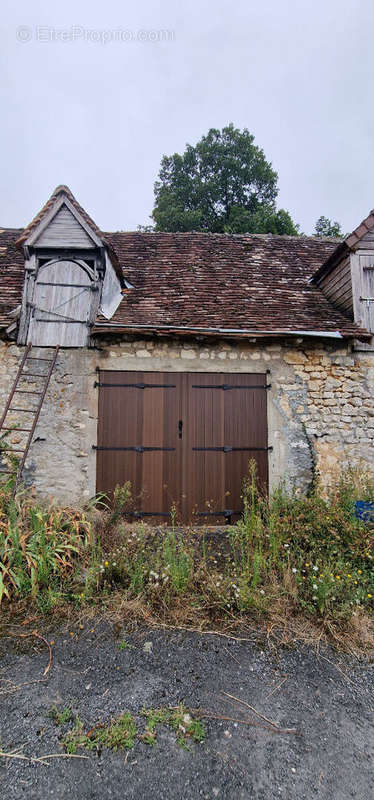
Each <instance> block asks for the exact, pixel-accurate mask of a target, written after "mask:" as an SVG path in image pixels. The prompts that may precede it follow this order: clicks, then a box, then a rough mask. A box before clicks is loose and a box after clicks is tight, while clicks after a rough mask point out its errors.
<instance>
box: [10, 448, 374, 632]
mask: <svg viewBox="0 0 374 800" xmlns="http://www.w3.org/2000/svg"><path fill="white" fill-rule="evenodd" d="M242 496H243V509H244V510H243V515H242V518H241V520H240V521H239V522H238V523H237V524H236V525H234V526H231V527H227V529H225V532H226V530H227V535H223V534H221V537H219V536H218V535H217V536H216V538H215V544H214V546H212V544H211V542H209V541H208V535H207V536H206V537H205V536H204V533H201V532H195V531H193V530H192V529H184V530H182V531H181V530H179V529H177V528H176V527H175V514H174V515H173V513H171V519H172V525H171V527H169V528H164V529H160V528H158V529H156V528H152V527H150V526H147V525H144V524H136V525H130V524H128V523H125V522H124V514H123V512H124V510H126V507H127V505H128V503H129V502H131V487H129V485H128V484H126V485H125V486H124V487H119V488H118V490H116V496H115V499H114V506H113V505H112V507H111V508H109V505H108V506H107V507H105V506H103V498H101V499H100V503H101V506H102V508H103V510H102V511H101V512H100V513H99V512H98V510H97V509H95V511H94V512H93V511H92V509H91V511H85V512H83V511H77V510H74V509H59V508H45V507H42V506H40V505H38V504H37V503H36V502H35V501H34V500H32V499H30V498H27V497H26V496H25V495H23V496H22V495H21V496H19V498H18V499H17V500H16V501H14V500H13V499H12V497H11V494H10V491H6V490H0V601H1V600H2V601H3V602H4V603H7V604H9V603H10V602H11V601H12V600H14V599H17V598H23V597H29V598H30V601H31V602H32V603H33V604H35V605H36V606H37V607H38V608H39V609H42V610H45V611H47V610H49V609H51V607H53V606H55V605H58V604H59V603H60V602H62V601H66V600H68V601H73V602H74V603H77V602H86V601H88V602H91V603H100V602H102V601H103V600H104V601H105V602H106V600H107V599H109V598H110V597H112V596H113V593H116V595H118V594H119V595H120V596H121V597H122V598H123V599H125V600H128V601H134V600H136V601H137V603H138V604H140V605H141V606H142V608H143V609H145V610H147V612H149V613H154V614H159V615H160V614H162V617H163V619H165V618H169V619H175V618H176V615H179V617H180V618H181V617H183V618H188V619H189V620H190V621H194V620H196V619H197V618H198V617H200V618H204V619H210V620H214V621H217V620H221V619H224V618H230V619H231V620H232V619H233V618H237V619H240V618H241V617H243V615H252V616H255V617H257V618H258V617H262V618H263V617H264V616H266V615H267V614H270V613H273V612H274V609H277V608H282V609H285V608H286V610H287V613H289V614H293V613H300V612H302V613H304V614H306V615H307V616H309V617H311V618H313V619H323V620H329V619H334V620H337V619H338V620H339V619H344V620H346V619H348V618H350V617H351V616H352V615H353V614H356V613H357V610H360V609H361V610H364V611H366V612H369V613H371V614H373V612H374V600H373V598H374V569H373V559H374V525H367V524H364V522H362V521H361V520H359V519H356V517H355V516H354V513H353V510H354V502H355V500H356V499H365V500H374V482H373V479H372V477H370V475H369V474H368V473H365V472H362V471H358V470H353V469H350V470H348V471H346V472H345V473H344V474H342V475H340V476H338V478H337V481H336V484H335V485H334V487H332V488H331V490H330V491H329V493H328V494H327V495H326V494H324V493H323V492H322V490H321V488H320V487H319V486H318V485H317V486H315V487H314V490H313V492H312V493H311V494H310V495H308V496H306V495H303V494H301V493H298V492H294V493H288V492H286V491H285V489H284V487H282V486H280V487H278V488H277V490H276V491H275V492H274V493H273V494H272V496H271V497H270V498H266V497H263V496H261V495H260V494H259V492H258V490H257V481H256V470H255V465H254V464H253V463H252V464H250V465H249V471H248V476H247V478H246V479H245V481H244V483H243V493H242Z"/></svg>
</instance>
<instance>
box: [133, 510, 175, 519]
mask: <svg viewBox="0 0 374 800" xmlns="http://www.w3.org/2000/svg"><path fill="white" fill-rule="evenodd" d="M129 513H130V514H131V515H132V516H133V517H138V518H139V519H141V518H142V517H170V511H130V512H129Z"/></svg>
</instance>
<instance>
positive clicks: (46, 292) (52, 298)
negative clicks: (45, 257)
mask: <svg viewBox="0 0 374 800" xmlns="http://www.w3.org/2000/svg"><path fill="white" fill-rule="evenodd" d="M95 289H97V285H96V283H95V276H94V273H93V271H92V270H91V269H90V268H89V267H88V265H86V264H84V263H83V262H81V261H72V260H71V261H70V260H66V261H63V260H52V261H49V262H47V263H43V264H42V265H41V266H40V267H39V269H38V271H37V275H36V278H35V285H34V292H33V299H32V303H31V314H30V324H29V332H28V342H32V344H33V345H36V346H38V347H54V346H56V345H60V347H84V346H85V345H87V343H88V337H89V323H90V313H91V306H92V303H91V301H92V291H93V290H95Z"/></svg>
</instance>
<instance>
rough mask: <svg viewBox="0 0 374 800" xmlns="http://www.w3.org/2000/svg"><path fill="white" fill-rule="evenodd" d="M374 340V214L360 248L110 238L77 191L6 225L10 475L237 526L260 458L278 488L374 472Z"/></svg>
mask: <svg viewBox="0 0 374 800" xmlns="http://www.w3.org/2000/svg"><path fill="white" fill-rule="evenodd" d="M373 333H374V212H372V213H371V214H370V215H369V216H368V217H367V219H365V220H364V221H363V222H362V223H361V224H360V225H359V227H358V228H357V229H356V230H355V231H354V232H353V233H352V234H351V235H349V236H347V237H346V238H345V239H344V240H343V241H341V240H336V239H335V240H333V239H324V238H317V237H306V236H299V237H289V236H273V235H249V234H248V235H225V234H210V233H206V234H204V233H141V232H137V233H127V232H122V231H121V232H118V233H107V232H103V231H101V230H100V229H99V228H98V227H97V225H96V224H95V223H94V222H93V220H92V219H91V218H90V217H89V216H88V214H87V213H86V211H85V210H84V209H83V208H82V207H81V206H80V205H79V203H78V202H77V201H76V199H75V197H74V196H73V194H72V193H71V191H70V190H69V189H68V188H67V187H66V186H59V187H58V188H57V189H56V190H55V192H54V193H53V194H52V196H51V197H50V199H49V200H48V202H47V203H46V205H45V206H44V207H43V208H42V210H41V211H40V212H39V213H38V214H37V216H36V217H35V218H34V219H33V221H32V222H31V223H30V224H29V225H28V226H27V227H26V228H24V229H7V230H1V231H0V370H1V388H0V414H2V419H1V429H0V437H1V464H0V473H1V475H2V477H1V480H7V479H8V478H9V477H12V475H10V473H12V474H13V473H16V472H17V471H18V478H19V479H21V480H22V481H23V482H24V483H25V484H26V486H30V487H31V486H33V487H34V490H35V492H36V493H37V494H38V496H41V497H44V498H45V499H46V500H53V501H57V502H59V503H66V504H67V503H68V504H82V503H83V502H85V501H87V500H88V499H89V498H90V497H92V496H93V495H95V494H96V493H97V492H105V493H108V494H110V493H111V492H112V491H113V489H114V488H115V486H116V485H117V484H123V483H124V482H125V481H130V482H131V485H132V491H133V506H132V509H131V512H132V514H133V515H134V517H137V518H143V517H144V518H146V519H149V520H155V521H158V522H160V521H166V520H167V519H168V516H169V514H170V510H171V507H172V506H175V507H176V509H177V515H178V517H179V519H180V520H182V521H184V522H190V521H191V520H194V521H195V522H200V523H207V522H220V523H222V522H223V521H225V520H226V521H230V520H235V519H237V517H238V515H239V514H240V511H241V484H242V479H243V476H244V475H245V474H246V472H247V468H248V462H249V460H250V459H255V461H256V462H257V468H258V479H259V482H260V483H261V485H262V486H263V487H266V488H268V489H270V490H271V489H272V487H275V486H276V485H277V484H278V482H279V481H280V480H281V479H283V480H285V481H286V483H287V484H288V485H289V486H296V487H300V489H303V490H305V489H307V488H308V486H309V485H310V483H311V481H312V479H313V474H314V470H315V469H316V468H317V469H318V470H319V471H320V472H321V474H322V476H323V479H324V480H325V481H328V480H329V478H331V476H333V475H336V473H337V471H338V469H339V468H340V467H343V466H344V465H348V464H356V465H357V464H361V463H363V464H365V465H367V466H369V467H370V468H372V469H373V470H374V456H373V441H374V398H373V390H374V346H373V339H372V334H373ZM12 453H14V456H16V457H17V459H18V465H17V464H16V462H15V459H14V457H13V455H12Z"/></svg>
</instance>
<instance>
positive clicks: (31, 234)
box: [16, 185, 105, 247]
mask: <svg viewBox="0 0 374 800" xmlns="http://www.w3.org/2000/svg"><path fill="white" fill-rule="evenodd" d="M63 207H65V208H66V209H67V210H68V212H69V213H70V214H71V215H72V216H74V217H75V219H76V220H77V222H79V224H80V225H81V227H82V228H83V229H84V231H85V233H86V235H87V236H88V237H89V240H91V241H92V242H93V243H94V245H95V246H96V247H103V246H104V244H105V242H104V241H103V237H102V234H101V231H100V229H99V228H98V227H97V225H96V223H95V222H94V221H93V220H92V219H91V217H90V216H89V215H88V214H87V212H86V211H85V210H84V208H82V206H81V205H80V204H79V203H78V201H77V200H76V199H75V197H74V195H73V193H72V192H71V190H70V189H69V187H68V186H63V185H62V186H57V187H56V189H55V190H54V192H52V194H51V196H50V198H49V200H47V202H46V203H45V205H44V206H43V208H41V210H40V211H39V212H38V214H36V216H35V217H34V219H33V220H32V221H31V222H30V223H29V225H27V226H26V228H24V230H23V231H22V234H21V236H20V237H19V238H18V239H17V242H16V244H17V246H18V247H20V246H25V245H27V246H30V245H34V244H35V243H36V242H37V241H38V239H39V237H40V236H41V234H42V233H43V231H44V230H45V229H46V228H47V227H48V225H50V224H51V223H52V222H53V220H54V219H55V217H56V215H57V214H58V213H59V212H60V211H61V209H62V208H63Z"/></svg>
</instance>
